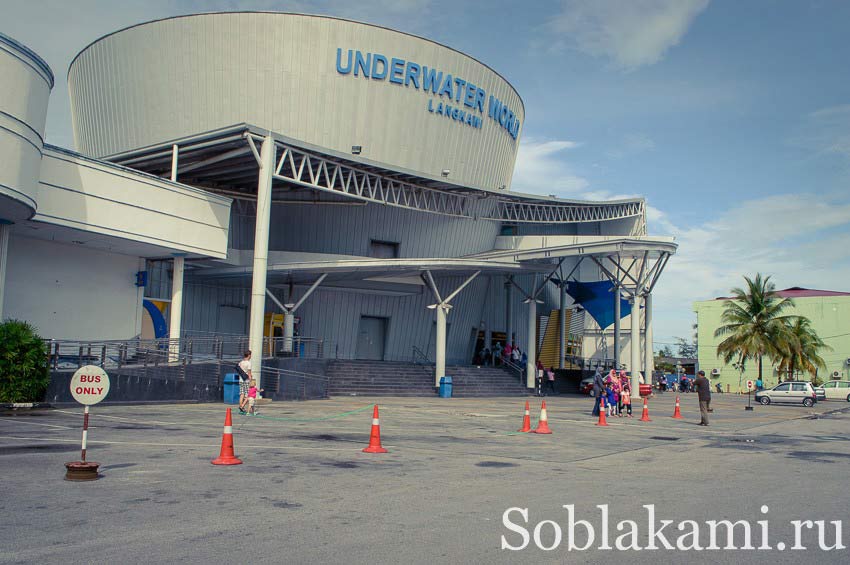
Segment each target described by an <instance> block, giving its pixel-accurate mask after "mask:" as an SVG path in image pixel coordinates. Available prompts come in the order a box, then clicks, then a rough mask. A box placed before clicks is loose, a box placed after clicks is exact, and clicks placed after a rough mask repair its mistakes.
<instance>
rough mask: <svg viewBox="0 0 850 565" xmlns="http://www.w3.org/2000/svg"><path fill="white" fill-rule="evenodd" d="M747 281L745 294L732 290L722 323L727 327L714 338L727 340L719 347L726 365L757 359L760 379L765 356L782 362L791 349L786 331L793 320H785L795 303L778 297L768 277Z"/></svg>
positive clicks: (718, 329)
mask: <svg viewBox="0 0 850 565" xmlns="http://www.w3.org/2000/svg"><path fill="white" fill-rule="evenodd" d="M744 280H745V281H746V282H747V288H746V290H744V289H742V288H737V287H736V288H733V289H732V296H733V297H732V298H731V299H729V300H726V301H725V302H724V303H723V307H724V308H725V310H724V311H723V314H722V315H721V317H720V321H721V322H722V323H723V324H724V325H722V326H720V327H719V328H717V330H716V331H715V332H714V336H715V337H721V336H725V339H724V340H723V341H721V342H720V344H719V345H718V346H717V354H718V355H720V356H722V357H723V361H724V362H725V363H729V362H730V361H732V359H735V358H738V359H740V362H742V363H743V362H746V361H747V360H749V359H755V360H756V361H757V362H758V368H759V379H761V378H762V359H763V358H764V356H765V355H767V356H768V357H770V358H772V359H781V358H782V357H783V353H784V352H785V351H787V350H788V349H789V347H788V341H789V339H788V336H787V334H788V330H787V328H788V325H789V324H790V322H791V320H792V318H794V316H785V315H783V312H784V311H785V310H787V309H788V308H793V306H794V302H793V301H792V300H791V299H790V298H781V297H780V296H778V295H777V294H776V285H774V284H773V283H772V282H770V277H769V276H768V277H762V276H761V273H757V274H756V276H755V278H754V279H750V278H749V277H744Z"/></svg>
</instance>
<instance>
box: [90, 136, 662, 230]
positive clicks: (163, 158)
mask: <svg viewBox="0 0 850 565" xmlns="http://www.w3.org/2000/svg"><path fill="white" fill-rule="evenodd" d="M265 135H268V132H267V131H266V130H264V129H262V128H259V127H256V126H252V125H249V124H237V125H233V126H229V127H226V128H221V129H219V130H214V131H211V132H207V133H204V134H201V135H197V136H192V137H188V138H181V139H175V140H172V141H169V142H166V143H162V144H157V145H154V146H149V147H144V148H140V149H136V150H133V151H128V152H124V153H120V154H115V155H110V156H107V157H104V159H105V160H108V161H111V162H113V163H117V164H120V165H124V166H127V167H131V168H134V169H137V170H142V171H146V172H148V173H151V174H155V175H158V176H163V177H170V176H171V171H172V165H173V147H174V146H175V145H176V146H177V147H178V163H177V167H176V170H177V179H178V181H179V182H181V183H184V184H189V185H193V186H198V187H201V188H205V189H207V190H210V191H211V192H216V193H219V194H224V195H227V196H231V197H235V198H245V199H255V198H256V179H257V174H258V170H259V166H258V159H259V153H258V151H257V145H256V142H257V141H261V140H262V139H263V137H264V136H265ZM271 135H272V137H273V138H274V139H275V145H276V156H275V162H276V164H277V166H276V170H275V174H274V175H273V184H272V186H273V190H274V192H275V194H276V195H282V194H288V195H290V196H291V197H293V198H297V199H306V200H309V201H314V202H329V201H330V202H339V201H352V200H355V201H362V202H366V203H374V204H381V205H388V206H395V207H399V208H405V209H409V210H417V211H420V212H428V213H434V214H440V215H445V216H454V217H461V218H469V219H482V220H489V221H499V222H508V223H539V224H556V223H584V222H602V221H610V220H620V219H624V218H634V217H643V216H644V212H645V203H644V201H643V200H642V199H633V200H620V201H607V202H583V201H576V200H564V199H558V198H551V197H545V196H537V195H528V194H518V193H509V192H503V191H489V190H483V189H478V188H471V187H464V186H459V185H455V184H452V183H450V182H448V181H438V180H434V179H430V178H425V177H422V176H419V175H416V174H415V173H414V172H412V171H400V170H392V169H388V168H387V167H385V166H382V165H381V164H380V163H374V162H371V161H368V160H366V159H363V158H360V157H357V156H354V155H347V154H341V153H338V152H336V151H333V150H329V149H325V148H320V147H316V146H312V145H310V144H306V143H303V142H300V141H298V140H294V139H290V138H287V137H285V136H282V135H279V134H271ZM303 189H308V190H309V191H311V193H312V194H310V196H311V197H312V198H310V197H306V198H305V196H306V195H305V191H304V190H303ZM639 231H640V232H641V233H643V231H644V230H639Z"/></svg>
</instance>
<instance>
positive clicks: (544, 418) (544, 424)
mask: <svg viewBox="0 0 850 565" xmlns="http://www.w3.org/2000/svg"><path fill="white" fill-rule="evenodd" d="M533 433H535V434H551V433H552V430H550V429H549V416H548V414H546V401H545V400H544V401H543V406H541V407H540V421H539V422H538V423H537V429H535V430H534V432H533Z"/></svg>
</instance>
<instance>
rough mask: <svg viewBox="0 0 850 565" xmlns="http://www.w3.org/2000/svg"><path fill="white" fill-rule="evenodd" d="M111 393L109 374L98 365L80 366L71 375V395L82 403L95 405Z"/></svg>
mask: <svg viewBox="0 0 850 565" xmlns="http://www.w3.org/2000/svg"><path fill="white" fill-rule="evenodd" d="M107 394H109V375H107V374H106V371H104V370H103V369H102V368H100V367H98V366H96V365H86V366H85V367H80V368H79V369H77V372H76V373H74V376H73V377H71V396H73V397H74V400H76V401H77V402H79V403H80V404H85V405H86V406H93V405H95V404H97V403H98V402H100V401H101V400H103V399H104V398H106V395H107Z"/></svg>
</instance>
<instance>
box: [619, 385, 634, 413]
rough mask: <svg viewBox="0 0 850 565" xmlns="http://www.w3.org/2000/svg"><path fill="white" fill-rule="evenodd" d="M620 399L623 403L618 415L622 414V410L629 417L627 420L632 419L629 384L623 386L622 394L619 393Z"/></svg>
mask: <svg viewBox="0 0 850 565" xmlns="http://www.w3.org/2000/svg"><path fill="white" fill-rule="evenodd" d="M620 399H621V400H622V403H623V408H621V409H620V414H622V413H623V409H625V410H626V412H627V413H628V415H629V418H631V417H632V387H631V385H630V384H629V383H626V384H625V385H623V392H621V393H620Z"/></svg>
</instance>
